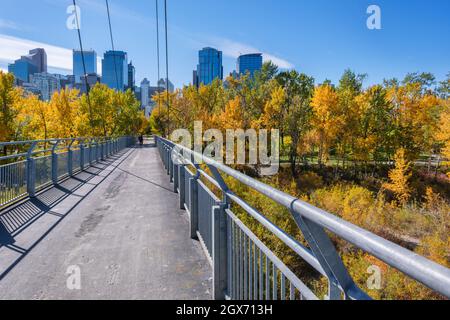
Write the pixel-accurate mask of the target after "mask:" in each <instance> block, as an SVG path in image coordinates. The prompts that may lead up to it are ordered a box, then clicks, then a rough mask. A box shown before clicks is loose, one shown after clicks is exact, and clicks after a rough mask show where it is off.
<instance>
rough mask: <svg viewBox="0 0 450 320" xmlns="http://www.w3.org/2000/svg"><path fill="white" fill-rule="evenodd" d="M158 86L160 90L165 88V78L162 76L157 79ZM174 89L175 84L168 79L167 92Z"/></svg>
mask: <svg viewBox="0 0 450 320" xmlns="http://www.w3.org/2000/svg"><path fill="white" fill-rule="evenodd" d="M158 87H159V88H162V90H161V91H164V90H166V80H164V79H163V78H161V79H159V81H158ZM174 90H175V86H174V85H173V83H172V82H171V81H170V80H169V92H174Z"/></svg>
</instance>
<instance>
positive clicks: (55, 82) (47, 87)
mask: <svg viewBox="0 0 450 320" xmlns="http://www.w3.org/2000/svg"><path fill="white" fill-rule="evenodd" d="M30 78H31V79H30V82H31V83H32V84H33V85H34V86H36V88H38V89H39V90H40V91H41V98H42V100H45V101H49V100H50V98H51V97H52V95H53V93H54V92H56V91H58V90H59V89H60V88H61V86H60V83H59V79H58V77H57V76H55V75H53V74H50V73H47V72H42V73H35V74H33V75H31V76H30Z"/></svg>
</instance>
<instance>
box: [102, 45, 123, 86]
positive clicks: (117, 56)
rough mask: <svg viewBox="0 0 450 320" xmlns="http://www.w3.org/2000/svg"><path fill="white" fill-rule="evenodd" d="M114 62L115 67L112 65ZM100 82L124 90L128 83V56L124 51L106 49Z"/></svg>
mask: <svg viewBox="0 0 450 320" xmlns="http://www.w3.org/2000/svg"><path fill="white" fill-rule="evenodd" d="M114 62H115V63H116V67H114ZM102 83H104V84H106V85H107V86H108V87H110V88H111V89H116V90H118V91H124V90H125V87H126V86H127V84H128V57H127V53H126V52H124V51H111V50H110V51H107V52H105V54H104V56H103V60H102Z"/></svg>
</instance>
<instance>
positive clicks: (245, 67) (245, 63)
mask: <svg viewBox="0 0 450 320" xmlns="http://www.w3.org/2000/svg"><path fill="white" fill-rule="evenodd" d="M262 63H263V57H262V54H261V53H251V54H244V55H241V56H239V57H238V59H237V73H238V74H246V73H247V72H249V73H250V75H251V76H253V75H254V74H255V71H261V68H262Z"/></svg>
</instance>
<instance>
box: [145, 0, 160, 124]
mask: <svg viewBox="0 0 450 320" xmlns="http://www.w3.org/2000/svg"><path fill="white" fill-rule="evenodd" d="M155 3H156V60H157V69H158V78H157V79H156V86H157V88H158V95H159V94H160V88H159V80H160V79H161V72H160V58H159V52H160V51H159V9H158V0H155ZM141 94H142V93H141ZM158 111H159V114H160V115H161V99H160V97H159V98H158Z"/></svg>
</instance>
